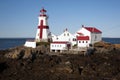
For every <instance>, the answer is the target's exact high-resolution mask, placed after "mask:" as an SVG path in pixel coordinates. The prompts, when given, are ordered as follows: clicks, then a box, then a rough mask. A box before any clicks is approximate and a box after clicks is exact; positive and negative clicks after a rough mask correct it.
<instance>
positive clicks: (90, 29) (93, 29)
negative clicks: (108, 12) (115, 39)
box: [84, 27, 102, 33]
mask: <svg viewBox="0 0 120 80" xmlns="http://www.w3.org/2000/svg"><path fill="white" fill-rule="evenodd" d="M84 28H85V29H87V30H88V31H90V32H95V33H102V32H101V31H100V30H98V29H97V28H94V27H84Z"/></svg>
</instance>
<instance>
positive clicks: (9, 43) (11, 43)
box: [0, 38, 31, 50]
mask: <svg viewBox="0 0 120 80" xmlns="http://www.w3.org/2000/svg"><path fill="white" fill-rule="evenodd" d="M29 39H31V38H0V50H4V49H8V48H13V47H16V46H21V45H24V43H25V41H26V40H29Z"/></svg>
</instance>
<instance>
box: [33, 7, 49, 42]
mask: <svg viewBox="0 0 120 80" xmlns="http://www.w3.org/2000/svg"><path fill="white" fill-rule="evenodd" d="M46 12H47V11H46V10H45V9H44V8H42V9H41V10H40V15H39V17H38V19H39V22H38V29H37V33H36V38H35V40H36V42H48V41H50V40H51V32H50V31H49V26H48V22H47V19H48V16H47V15H46V14H45V13H46Z"/></svg>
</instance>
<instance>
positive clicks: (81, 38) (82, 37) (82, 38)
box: [77, 36, 89, 40]
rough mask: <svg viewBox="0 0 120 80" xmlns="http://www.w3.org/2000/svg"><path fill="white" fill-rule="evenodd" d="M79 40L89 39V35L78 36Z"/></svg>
mask: <svg viewBox="0 0 120 80" xmlns="http://www.w3.org/2000/svg"><path fill="white" fill-rule="evenodd" d="M77 40H89V36H77Z"/></svg>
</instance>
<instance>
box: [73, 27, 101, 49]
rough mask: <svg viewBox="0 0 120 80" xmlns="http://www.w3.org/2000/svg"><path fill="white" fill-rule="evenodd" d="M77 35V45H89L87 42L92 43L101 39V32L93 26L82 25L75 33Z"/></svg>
mask: <svg viewBox="0 0 120 80" xmlns="http://www.w3.org/2000/svg"><path fill="white" fill-rule="evenodd" d="M75 36H76V37H77V45H78V47H89V44H94V43H95V42H99V41H101V40H102V32H101V31H100V30H98V29H97V28H95V27H84V26H82V28H81V29H80V30H78V31H77V32H76V34H75Z"/></svg>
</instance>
